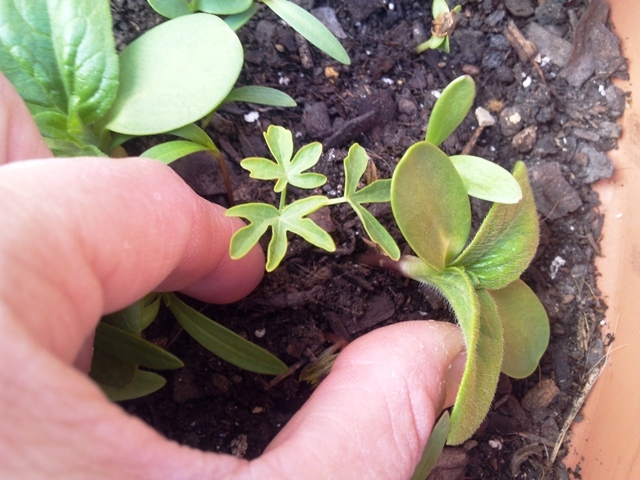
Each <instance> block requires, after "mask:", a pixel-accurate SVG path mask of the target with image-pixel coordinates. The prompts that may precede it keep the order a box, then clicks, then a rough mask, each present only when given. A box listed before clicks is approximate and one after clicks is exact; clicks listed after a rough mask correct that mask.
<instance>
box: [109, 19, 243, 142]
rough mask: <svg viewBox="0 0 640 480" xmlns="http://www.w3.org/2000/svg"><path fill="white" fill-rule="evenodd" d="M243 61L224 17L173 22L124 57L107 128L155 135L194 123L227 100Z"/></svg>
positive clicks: (151, 33) (150, 33)
mask: <svg viewBox="0 0 640 480" xmlns="http://www.w3.org/2000/svg"><path fill="white" fill-rule="evenodd" d="M242 62H243V53H242V45H241V44H240V41H239V40H238V37H237V36H236V34H235V33H234V32H233V30H231V29H230V28H229V27H228V26H227V24H226V23H224V22H223V21H222V20H221V19H220V18H218V17H216V16H214V15H208V14H204V13H196V14H193V15H185V16H182V17H178V18H175V19H173V20H169V21H168V22H165V23H163V24H161V25H159V26H157V27H155V28H153V29H151V30H150V31H148V32H147V33H145V34H144V35H142V36H141V37H140V38H138V39H137V40H135V41H134V42H132V43H131V44H130V45H129V46H128V47H127V48H125V49H124V50H123V52H122V53H121V54H120V90H119V91H118V96H117V98H116V100H115V103H114V105H113V107H112V109H111V110H110V111H109V112H108V114H107V118H106V128H108V129H109V130H112V131H115V132H120V133H128V134H131V135H150V134H156V133H163V132H168V131H169V130H174V129H176V128H179V127H182V126H184V125H187V124H189V123H193V122H195V121H197V120H199V119H201V118H202V117H204V116H205V115H207V114H208V113H209V112H211V111H212V110H214V109H215V108H216V107H217V106H218V105H220V103H222V101H223V100H224V99H225V98H226V97H227V95H228V94H229V92H230V91H231V89H232V88H233V85H234V84H235V82H236V79H237V78H238V75H239V74H240V70H241V68H242Z"/></svg>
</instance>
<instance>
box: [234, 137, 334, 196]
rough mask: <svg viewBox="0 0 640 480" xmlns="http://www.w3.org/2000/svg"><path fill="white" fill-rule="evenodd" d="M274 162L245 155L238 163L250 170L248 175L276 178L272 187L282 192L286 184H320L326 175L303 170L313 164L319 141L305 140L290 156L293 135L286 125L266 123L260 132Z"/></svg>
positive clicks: (317, 154)
mask: <svg viewBox="0 0 640 480" xmlns="http://www.w3.org/2000/svg"><path fill="white" fill-rule="evenodd" d="M264 138H265V140H266V142H267V145H268V147H269V150H270V151H271V154H272V155H273V158H274V159H275V162H273V161H271V160H269V159H267V158H258V157H252V158H245V159H244V160H243V161H242V162H240V165H241V166H242V168H244V169H245V170H248V171H249V172H250V176H251V178H256V179H258V180H276V185H275V187H274V190H275V191H276V192H278V193H279V192H283V191H284V190H285V189H286V188H287V185H288V184H291V185H293V186H295V187H298V188H307V189H311V188H316V187H320V186H321V185H324V184H325V183H326V181H327V177H325V176H324V175H321V174H319V173H304V171H305V170H308V169H309V168H311V167H313V166H314V165H315V164H316V163H318V160H319V159H320V155H321V154H322V144H321V143H319V142H313V143H309V144H308V145H305V146H304V147H302V148H301V149H300V150H298V152H297V153H296V155H295V157H293V160H291V156H292V155H293V137H292V135H291V132H290V131H289V130H287V129H286V128H283V127H279V126H275V125H270V126H269V128H268V129H267V131H266V132H265V134H264Z"/></svg>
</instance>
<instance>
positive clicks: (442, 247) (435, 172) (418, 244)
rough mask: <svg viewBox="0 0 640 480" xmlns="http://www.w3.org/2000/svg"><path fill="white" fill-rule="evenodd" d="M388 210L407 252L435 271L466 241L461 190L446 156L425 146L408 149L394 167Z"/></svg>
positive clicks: (467, 214) (467, 215) (466, 207)
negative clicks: (405, 242) (409, 248)
mask: <svg viewBox="0 0 640 480" xmlns="http://www.w3.org/2000/svg"><path fill="white" fill-rule="evenodd" d="M391 208H392V210H393V216H394V217H395V219H396V222H397V223H398V227H399V228H400V231H401V232H402V235H404V238H405V239H406V240H407V242H408V243H409V245H410V246H411V248H412V249H413V251H414V252H415V253H416V254H417V255H418V256H419V257H420V258H421V259H422V260H424V261H425V262H426V263H428V264H429V265H431V266H432V267H433V268H435V269H436V270H439V271H443V270H444V268H445V265H446V264H447V263H448V262H449V261H450V260H452V259H453V258H455V256H456V255H458V254H459V253H460V251H462V249H463V248H464V246H465V244H466V242H467V239H468V237H469V232H470V230H471V206H470V204H469V197H468V196H467V190H466V188H465V186H464V184H463V183H462V179H461V178H460V175H458V172H457V171H456V169H455V168H454V166H453V164H452V163H451V161H450V160H449V157H447V156H446V155H445V154H444V153H443V152H442V151H441V150H440V149H438V148H437V147H435V146H434V145H432V144H430V143H428V142H419V143H416V144H414V145H413V146H411V147H410V148H409V150H407V152H406V153H405V154H404V157H402V159H401V160H400V162H399V163H398V166H397V167H396V170H395V172H394V173H393V178H392V180H391Z"/></svg>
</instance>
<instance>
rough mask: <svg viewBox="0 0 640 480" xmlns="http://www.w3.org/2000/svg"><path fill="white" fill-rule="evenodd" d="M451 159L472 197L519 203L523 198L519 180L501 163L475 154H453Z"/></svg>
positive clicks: (490, 200)
mask: <svg viewBox="0 0 640 480" xmlns="http://www.w3.org/2000/svg"><path fill="white" fill-rule="evenodd" d="M449 159H450V160H451V162H452V163H453V166H454V167H456V170H457V171H458V173H459V174H460V177H462V183H464V186H465V187H466V188H467V194H469V195H470V196H471V197H475V198H480V199H482V200H487V201H489V202H496V203H518V202H519V201H520V199H521V198H522V189H521V188H520V185H519V184H518V181H517V180H516V179H515V178H514V177H513V175H511V174H510V173H509V172H508V171H507V170H505V169H504V168H502V167H501V166H500V165H497V164H495V163H493V162H490V161H489V160H485V159H484V158H481V157H475V156H473V155H453V156H451V157H449Z"/></svg>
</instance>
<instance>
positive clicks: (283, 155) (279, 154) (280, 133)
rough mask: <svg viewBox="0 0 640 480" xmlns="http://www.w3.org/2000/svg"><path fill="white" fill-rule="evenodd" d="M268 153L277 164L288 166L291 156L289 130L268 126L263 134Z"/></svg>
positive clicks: (291, 147)
mask: <svg viewBox="0 0 640 480" xmlns="http://www.w3.org/2000/svg"><path fill="white" fill-rule="evenodd" d="M264 139H265V141H266V142H267V146H268V147H269V151H270V152H271V155H273V158H275V160H276V162H277V163H278V164H282V165H285V164H289V162H290V161H291V157H292V156H293V135H292V134H291V131H290V130H287V129H286V128H284V127H280V126H278V125H269V128H267V131H266V132H264Z"/></svg>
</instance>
